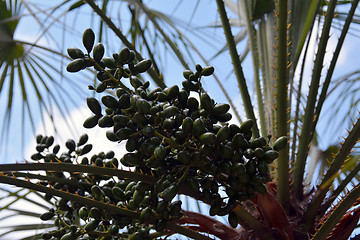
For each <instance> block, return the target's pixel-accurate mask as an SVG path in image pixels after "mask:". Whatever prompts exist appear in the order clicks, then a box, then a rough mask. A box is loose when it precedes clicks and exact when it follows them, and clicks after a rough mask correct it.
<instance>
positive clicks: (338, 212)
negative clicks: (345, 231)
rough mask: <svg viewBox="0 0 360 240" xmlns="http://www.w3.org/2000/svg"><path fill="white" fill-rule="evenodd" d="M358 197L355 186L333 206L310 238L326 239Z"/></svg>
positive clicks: (359, 190)
mask: <svg viewBox="0 0 360 240" xmlns="http://www.w3.org/2000/svg"><path fill="white" fill-rule="evenodd" d="M359 197H360V186H359V185H358V186H357V187H355V188H354V189H353V190H352V191H351V192H350V193H349V194H348V195H347V196H346V197H345V198H344V199H343V200H342V201H341V203H340V204H339V205H338V206H337V207H336V208H335V210H334V212H332V213H331V215H330V216H329V218H328V219H327V220H326V221H325V223H324V224H323V225H322V226H321V227H320V229H319V230H318V231H317V232H316V234H315V235H314V237H313V238H312V239H311V240H321V239H326V238H327V237H328V236H329V234H330V232H331V231H332V230H333V228H334V227H335V226H336V224H338V223H339V221H340V219H341V218H342V217H343V216H344V215H345V213H346V212H347V211H348V210H349V209H350V208H351V207H352V206H353V204H354V203H355V202H356V201H357V199H358V198H359Z"/></svg>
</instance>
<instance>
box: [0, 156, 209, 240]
mask: <svg viewBox="0 0 360 240" xmlns="http://www.w3.org/2000/svg"><path fill="white" fill-rule="evenodd" d="M52 164H53V163H52ZM25 165H27V166H29V165H35V164H25ZM36 165H37V164H36ZM68 165H69V164H68ZM140 175H142V174H140ZM0 182H2V183H6V184H10V185H14V186H17V187H22V188H27V189H32V190H34V191H39V192H43V193H47V194H51V195H54V196H58V197H61V198H64V199H68V200H71V201H75V202H78V203H80V204H84V205H87V206H89V207H97V208H99V209H102V210H105V211H107V212H112V213H115V214H120V215H126V216H130V217H132V218H137V219H138V218H140V213H139V212H135V211H131V210H128V209H125V208H121V207H116V206H113V205H109V204H106V203H104V202H100V201H96V200H94V199H88V198H85V197H81V196H79V195H75V194H72V193H69V192H64V191H60V190H55V189H53V188H48V187H45V186H42V185H40V184H34V183H31V182H28V181H24V180H20V179H17V178H12V177H7V176H4V175H2V176H0ZM166 228H167V229H169V230H173V231H176V232H178V233H181V234H183V235H185V236H188V237H190V238H193V239H199V240H210V239H211V238H208V237H206V236H204V235H202V234H199V233H197V232H195V231H192V230H191V229H187V228H185V227H181V226H179V225H176V224H174V223H170V222H168V223H167V224H166Z"/></svg>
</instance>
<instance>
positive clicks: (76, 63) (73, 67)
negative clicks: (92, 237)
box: [66, 58, 86, 72]
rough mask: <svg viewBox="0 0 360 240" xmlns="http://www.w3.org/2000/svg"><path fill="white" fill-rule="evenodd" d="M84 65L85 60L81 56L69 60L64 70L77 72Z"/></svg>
mask: <svg viewBox="0 0 360 240" xmlns="http://www.w3.org/2000/svg"><path fill="white" fill-rule="evenodd" d="M85 66H86V61H85V59H83V58H78V59H75V60H73V61H71V62H70V63H69V64H68V65H67V67H66V71H68V72H78V71H80V70H82V69H84V68H85Z"/></svg>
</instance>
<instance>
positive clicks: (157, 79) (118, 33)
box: [85, 0, 166, 88]
mask: <svg viewBox="0 0 360 240" xmlns="http://www.w3.org/2000/svg"><path fill="white" fill-rule="evenodd" d="M85 1H86V2H87V3H88V4H89V6H90V7H91V8H92V9H93V10H94V11H95V12H96V13H97V14H98V15H99V16H100V17H101V19H102V20H103V21H104V22H105V23H106V24H107V25H108V26H109V28H110V29H111V30H112V31H113V32H114V33H115V34H116V36H118V37H119V38H120V40H121V41H122V42H123V44H124V45H125V46H126V47H128V48H129V49H131V50H133V51H134V52H135V55H136V58H137V59H138V60H139V61H141V60H143V58H142V57H141V55H140V53H138V52H137V51H136V49H135V47H134V46H133V45H132V44H131V43H130V42H129V41H128V40H127V39H126V37H125V36H124V35H123V34H122V32H121V31H120V29H119V28H117V27H116V26H115V24H114V23H113V22H112V21H111V20H110V18H108V17H107V16H106V15H105V13H104V12H103V11H102V10H101V9H100V8H99V7H98V6H97V5H96V4H95V2H94V1H93V0H85ZM148 73H149V75H150V76H151V78H152V79H153V80H154V82H155V83H156V84H157V85H158V86H159V87H161V88H165V87H166V85H165V83H164V80H163V79H162V78H161V77H160V76H159V75H158V74H157V73H156V72H155V71H154V70H153V69H151V68H150V69H149V70H148Z"/></svg>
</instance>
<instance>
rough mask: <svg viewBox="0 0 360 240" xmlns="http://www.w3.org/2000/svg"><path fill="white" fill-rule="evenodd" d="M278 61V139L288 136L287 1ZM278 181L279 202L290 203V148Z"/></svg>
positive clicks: (281, 5)
mask: <svg viewBox="0 0 360 240" xmlns="http://www.w3.org/2000/svg"><path fill="white" fill-rule="evenodd" d="M277 16H278V19H277V46H276V48H277V58H276V59H277V60H276V64H277V66H276V72H277V73H276V74H277V76H276V134H277V136H278V137H280V136H286V135H287V134H288V120H289V109H288V106H287V103H288V84H289V82H288V64H289V63H288V60H287V59H288V57H287V56H288V54H287V28H288V24H287V16H288V9H287V0H279V2H278V12H277ZM276 174H277V179H278V192H277V198H278V200H279V202H280V203H281V204H282V205H283V206H285V209H286V205H287V204H288V203H289V199H290V194H289V147H288V145H286V148H285V149H283V150H281V151H280V152H279V157H278V160H277V172H276Z"/></svg>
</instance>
